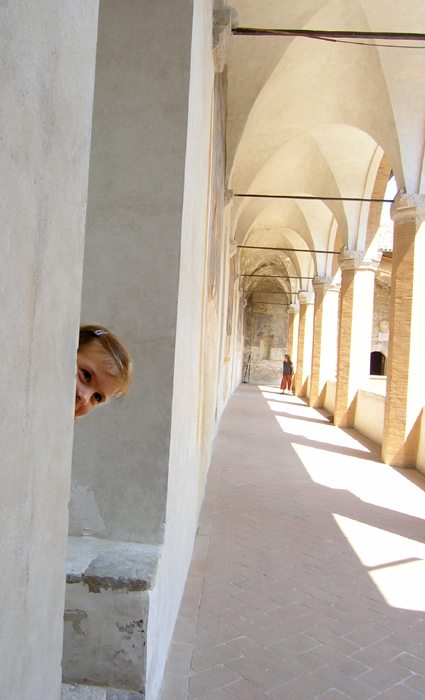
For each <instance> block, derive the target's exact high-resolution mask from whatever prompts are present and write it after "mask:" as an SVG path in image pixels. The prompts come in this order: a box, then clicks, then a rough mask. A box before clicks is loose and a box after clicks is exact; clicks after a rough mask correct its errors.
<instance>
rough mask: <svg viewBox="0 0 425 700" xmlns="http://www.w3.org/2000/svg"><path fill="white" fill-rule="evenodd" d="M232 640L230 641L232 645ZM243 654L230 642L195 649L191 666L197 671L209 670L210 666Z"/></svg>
mask: <svg viewBox="0 0 425 700" xmlns="http://www.w3.org/2000/svg"><path fill="white" fill-rule="evenodd" d="M231 644H232V642H230V645H231ZM237 656H241V654H240V653H239V652H238V651H237V648H236V647H233V646H229V645H228V644H225V643H223V644H217V645H216V646H215V647H210V648H209V649H204V650H203V651H200V650H199V649H195V650H194V652H193V656H192V659H191V668H192V670H193V671H194V672H195V673H200V672H201V671H207V670H208V669H209V668H212V667H214V666H218V665H220V664H224V663H225V662H226V661H231V659H234V658H236V657H237Z"/></svg>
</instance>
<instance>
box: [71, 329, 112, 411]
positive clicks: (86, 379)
mask: <svg viewBox="0 0 425 700" xmlns="http://www.w3.org/2000/svg"><path fill="white" fill-rule="evenodd" d="M118 388H119V387H118V384H117V381H116V379H115V377H111V376H110V374H108V372H107V367H106V362H105V357H104V355H103V352H102V349H101V348H100V346H99V345H98V343H97V342H96V341H95V342H93V343H89V344H88V345H83V347H82V348H80V350H79V351H78V353H77V382H76V392H75V416H76V418H79V417H80V416H85V415H86V413H89V412H90V411H91V410H92V409H93V408H95V407H96V406H98V405H99V404H101V403H105V401H107V400H108V399H109V398H110V397H111V396H113V394H115V393H116V392H117V391H118Z"/></svg>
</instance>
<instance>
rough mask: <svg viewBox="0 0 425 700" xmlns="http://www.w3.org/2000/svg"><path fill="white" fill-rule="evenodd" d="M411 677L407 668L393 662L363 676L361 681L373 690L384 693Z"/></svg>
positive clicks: (388, 662)
mask: <svg viewBox="0 0 425 700" xmlns="http://www.w3.org/2000/svg"><path fill="white" fill-rule="evenodd" d="M410 675H411V672H410V671H409V669H408V668H406V667H404V666H400V665H399V664H397V663H394V662H393V661H387V663H384V664H381V665H380V666H378V667H377V668H374V669H373V670H372V671H368V672H367V673H365V674H363V676H362V681H363V683H366V684H367V685H370V687H371V688H375V690H379V691H381V692H382V691H384V690H388V688H392V686H393V685H397V683H401V681H404V680H405V679H406V678H408V677H409V676H410Z"/></svg>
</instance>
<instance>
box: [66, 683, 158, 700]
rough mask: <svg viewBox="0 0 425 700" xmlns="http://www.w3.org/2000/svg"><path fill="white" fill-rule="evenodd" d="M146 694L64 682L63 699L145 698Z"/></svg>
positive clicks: (114, 699) (134, 699)
mask: <svg viewBox="0 0 425 700" xmlns="http://www.w3.org/2000/svg"><path fill="white" fill-rule="evenodd" d="M144 698H145V696H144V694H143V695H142V694H140V693H135V692H133V691H131V690H130V691H128V690H118V689H114V688H100V687H98V686H93V685H91V686H90V685H79V684H78V683H72V684H68V683H63V684H62V694H61V700H144Z"/></svg>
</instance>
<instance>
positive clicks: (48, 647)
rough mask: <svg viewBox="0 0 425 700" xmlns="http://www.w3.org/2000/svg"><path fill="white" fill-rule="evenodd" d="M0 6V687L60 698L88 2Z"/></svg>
mask: <svg viewBox="0 0 425 700" xmlns="http://www.w3.org/2000/svg"><path fill="white" fill-rule="evenodd" d="M0 16H1V23H0V26H1V29H0V31H1V40H2V47H3V54H2V61H1V65H0V76H1V78H0V79H1V84H2V109H1V117H0V120H1V137H2V157H1V161H0V181H1V191H2V205H3V206H2V207H1V211H0V230H1V234H0V235H1V239H2V255H1V258H0V279H1V286H2V292H1V330H2V334H3V338H4V340H3V349H4V352H3V356H2V363H1V364H2V378H1V396H0V415H1V425H0V440H1V450H2V480H1V481H2V486H1V488H2V494H3V497H2V506H1V509H0V532H1V549H2V556H1V577H0V579H1V580H0V618H1V628H0V678H1V691H0V695H1V697H2V698H5V699H6V698H7V699H8V700H12V698H13V699H16V700H18V698H19V700H34V699H35V698H40V699H41V698H43V700H58V698H59V697H60V693H61V675H62V674H61V657H62V632H63V611H64V596H65V576H64V572H65V559H66V550H67V534H68V502H69V484H70V477H71V453H72V440H73V432H74V419H73V415H74V409H75V359H76V351H77V340H78V325H79V318H80V299H81V277H82V256H83V245H84V226H85V216H86V205H85V202H86V198H87V181H88V173H89V149H90V132H91V117H92V108H93V91H94V76H95V60H96V38H97V16H98V2H97V0H75V2H59V3H58V2H56V0H40V1H39V2H36V3H31V2H13V3H0Z"/></svg>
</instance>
